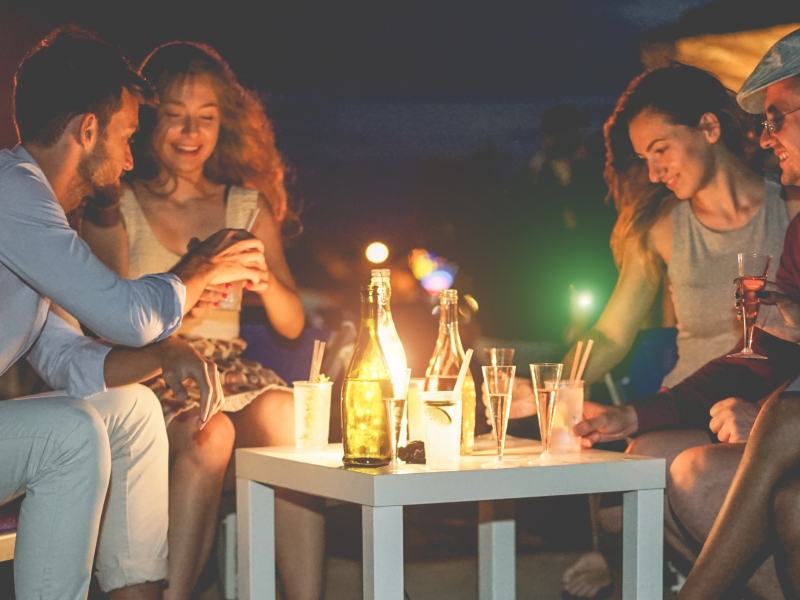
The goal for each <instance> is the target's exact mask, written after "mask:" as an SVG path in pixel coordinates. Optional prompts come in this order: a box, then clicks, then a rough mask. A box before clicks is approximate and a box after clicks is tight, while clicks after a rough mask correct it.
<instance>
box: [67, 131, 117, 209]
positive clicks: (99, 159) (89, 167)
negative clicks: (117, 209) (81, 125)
mask: <svg viewBox="0 0 800 600" xmlns="http://www.w3.org/2000/svg"><path fill="white" fill-rule="evenodd" d="M112 169H113V165H112V164H111V162H110V157H109V154H108V151H107V149H106V145H105V140H102V139H101V140H100V143H99V144H98V146H97V148H95V150H94V151H93V152H92V153H91V154H89V155H88V156H86V157H85V158H83V159H81V161H80V162H79V163H78V173H77V175H78V177H77V181H76V187H75V190H74V192H75V195H76V196H77V199H78V202H79V203H80V204H84V203H85V204H86V205H87V206H90V207H92V208H95V209H99V210H102V209H106V208H111V207H113V206H116V205H117V204H119V197H120V194H121V185H120V181H119V175H116V174H114V173H112V172H111V171H112ZM109 179H110V180H112V181H111V183H104V181H108V180H109Z"/></svg>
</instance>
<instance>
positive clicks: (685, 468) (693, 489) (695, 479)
mask: <svg viewBox="0 0 800 600" xmlns="http://www.w3.org/2000/svg"><path fill="white" fill-rule="evenodd" d="M708 468H709V461H708V454H707V452H706V449H705V448H704V447H697V448H689V449H688V450H684V451H683V452H681V453H680V454H679V455H678V456H676V457H675V460H673V461H672V464H671V465H670V466H669V469H668V470H667V491H668V494H669V503H670V505H671V506H672V507H673V508H674V509H675V510H676V511H677V512H679V513H681V512H683V510H684V509H686V508H689V506H688V505H689V504H691V502H692V498H693V497H694V496H695V495H696V494H697V491H698V485H699V484H700V482H702V481H703V480H704V476H705V475H706V474H707V473H708Z"/></svg>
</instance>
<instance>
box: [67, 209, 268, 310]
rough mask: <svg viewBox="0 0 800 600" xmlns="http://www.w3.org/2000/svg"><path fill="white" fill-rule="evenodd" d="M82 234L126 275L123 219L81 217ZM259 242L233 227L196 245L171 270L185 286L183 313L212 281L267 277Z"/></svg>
mask: <svg viewBox="0 0 800 600" xmlns="http://www.w3.org/2000/svg"><path fill="white" fill-rule="evenodd" d="M81 236H82V237H83V239H84V240H85V241H86V243H87V244H88V245H89V248H91V250H92V253H93V254H95V255H96V256H97V257H98V258H99V259H100V260H101V261H102V262H103V263H104V264H105V265H106V266H107V267H109V268H110V269H111V270H113V271H114V272H115V273H117V275H119V276H121V277H127V276H128V233H127V231H126V230H125V226H124V222H123V221H122V218H121V217H120V218H118V219H116V221H113V220H109V222H106V223H103V224H98V223H95V222H93V221H90V220H84V221H83V224H82V226H81ZM262 250H263V244H262V242H261V241H259V240H257V239H255V238H253V237H251V236H250V235H249V234H247V233H246V232H244V231H236V230H232V229H226V230H222V231H220V232H217V233H215V234H214V235H212V236H211V237H210V238H208V239H207V240H206V241H204V242H202V243H199V244H195V245H193V246H192V249H191V250H190V251H189V252H188V253H187V254H186V255H184V257H183V258H182V259H181V260H180V262H178V264H177V265H175V266H174V267H173V268H172V269H171V270H170V272H171V273H173V274H175V275H177V276H178V278H180V280H181V281H182V282H183V284H184V285H185V286H186V302H185V303H184V306H183V311H184V314H186V313H187V312H188V311H189V310H191V308H192V307H194V305H195V304H197V301H198V300H199V298H200V296H201V295H202V294H203V293H204V291H205V290H206V288H208V287H209V286H210V285H213V284H221V283H227V282H230V281H240V280H243V279H246V280H249V281H251V282H255V283H259V282H260V281H261V280H262V279H264V278H268V274H267V272H266V268H265V267H266V263H265V261H264V255H263V252H262Z"/></svg>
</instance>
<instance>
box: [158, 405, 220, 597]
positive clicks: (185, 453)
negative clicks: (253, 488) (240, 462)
mask: <svg viewBox="0 0 800 600" xmlns="http://www.w3.org/2000/svg"><path fill="white" fill-rule="evenodd" d="M197 415H198V411H197V410H196V409H195V410H192V411H189V412H186V413H183V414H181V415H180V416H178V417H176V418H175V419H173V421H172V422H171V423H170V424H169V427H168V428H167V433H168V435H169V446H170V463H171V469H170V476H169V587H168V588H167V589H166V590H165V591H164V598H165V600H183V599H188V598H189V596H190V594H191V593H192V589H194V586H195V585H196V583H197V579H198V577H199V576H200V571H201V570H202V568H203V566H204V565H205V563H206V561H207V560H208V557H209V554H210V553H211V547H212V545H213V543H214V536H215V533H216V527H217V511H218V509H219V498H220V494H221V493H222V481H223V478H224V476H225V469H226V467H227V466H228V463H229V462H230V457H231V452H232V450H233V440H234V430H233V426H232V425H231V422H230V420H229V419H228V417H227V416H225V415H224V414H220V413H218V414H216V415H214V416H213V417H212V418H211V419H210V420H209V421H208V423H206V426H205V427H204V428H203V429H202V430H199V429H198V428H197V424H196V423H197Z"/></svg>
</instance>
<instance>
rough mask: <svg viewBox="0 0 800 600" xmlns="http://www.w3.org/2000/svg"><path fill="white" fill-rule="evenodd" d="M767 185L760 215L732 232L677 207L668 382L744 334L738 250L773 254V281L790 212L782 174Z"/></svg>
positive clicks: (682, 206)
mask: <svg viewBox="0 0 800 600" xmlns="http://www.w3.org/2000/svg"><path fill="white" fill-rule="evenodd" d="M765 187H766V194H765V198H764V203H763V204H762V205H761V208H760V209H759V211H758V212H757V213H756V215H755V216H754V217H753V218H752V219H750V221H749V222H748V223H747V224H746V225H745V226H744V227H740V228H739V229H734V230H731V231H714V230H713V229H709V228H708V227H706V226H704V225H702V224H701V223H700V222H699V221H698V220H697V218H696V217H695V216H694V213H693V212H692V206H691V204H690V203H689V202H681V203H679V204H677V205H676V206H675V207H674V208H673V210H672V256H671V257H670V261H669V267H668V269H667V274H668V275H669V281H670V295H671V296H672V303H673V305H674V307H675V315H676V317H677V320H678V339H677V342H678V363H677V364H676V365H675V368H674V369H673V370H672V371H670V372H669V373H668V374H667V376H666V377H664V382H663V385H664V386H666V387H672V386H674V385H676V384H678V383H680V382H681V381H682V380H683V379H685V378H686V377H688V376H689V375H691V374H692V373H694V372H695V371H696V370H697V369H699V368H700V367H702V366H703V365H704V364H706V363H707V362H709V361H710V360H712V359H714V358H717V357H718V356H721V355H723V354H725V353H726V352H728V351H729V350H730V349H731V348H733V347H734V346H735V345H736V343H737V342H738V341H739V338H741V337H742V324H741V322H740V321H738V320H737V319H736V313H735V312H734V307H733V303H734V298H733V292H734V286H733V280H734V279H735V278H736V277H738V274H739V268H738V261H737V259H736V255H737V254H738V253H739V252H758V253H762V254H771V255H772V262H771V264H770V268H769V278H770V279H771V280H773V281H774V278H775V273H776V271H777V270H778V263H779V262H780V257H781V252H782V250H783V238H784V235H785V234H786V228H787V227H788V225H789V215H788V213H787V208H786V202H785V201H784V200H783V199H782V198H781V185H780V182H779V181H778V178H777V176H775V175H774V174H769V175H767V177H766V180H765Z"/></svg>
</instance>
